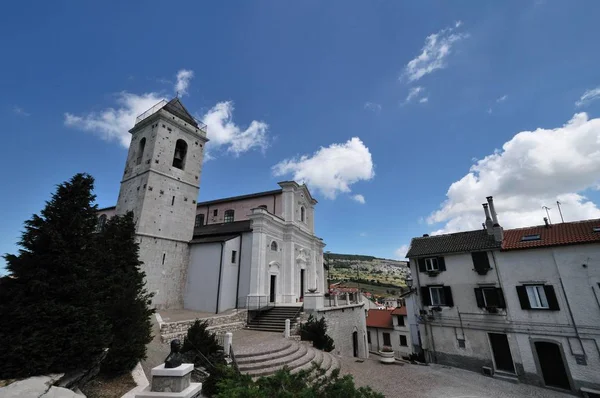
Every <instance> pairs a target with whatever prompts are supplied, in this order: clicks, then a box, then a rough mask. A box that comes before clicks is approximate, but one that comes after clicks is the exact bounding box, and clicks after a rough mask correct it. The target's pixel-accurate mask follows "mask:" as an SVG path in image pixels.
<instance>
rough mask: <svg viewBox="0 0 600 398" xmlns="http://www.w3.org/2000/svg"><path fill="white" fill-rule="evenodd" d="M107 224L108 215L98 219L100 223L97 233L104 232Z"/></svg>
mask: <svg viewBox="0 0 600 398" xmlns="http://www.w3.org/2000/svg"><path fill="white" fill-rule="evenodd" d="M105 224H106V214H102V215H101V216H100V217H98V223H97V224H96V232H102V230H103V229H104V225H105Z"/></svg>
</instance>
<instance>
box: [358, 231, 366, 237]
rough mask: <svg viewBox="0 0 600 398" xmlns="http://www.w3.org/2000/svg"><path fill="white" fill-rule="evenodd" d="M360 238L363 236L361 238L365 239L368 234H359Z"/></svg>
mask: <svg viewBox="0 0 600 398" xmlns="http://www.w3.org/2000/svg"><path fill="white" fill-rule="evenodd" d="M359 236H361V237H363V238H364V237H366V236H367V233H366V232H361V233H360V234H359Z"/></svg>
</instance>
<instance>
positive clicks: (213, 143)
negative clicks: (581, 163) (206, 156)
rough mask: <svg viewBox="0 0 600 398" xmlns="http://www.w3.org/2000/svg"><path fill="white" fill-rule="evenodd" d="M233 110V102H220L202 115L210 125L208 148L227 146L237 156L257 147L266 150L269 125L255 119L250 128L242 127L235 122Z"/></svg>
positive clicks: (203, 120)
mask: <svg viewBox="0 0 600 398" xmlns="http://www.w3.org/2000/svg"><path fill="white" fill-rule="evenodd" d="M233 110H234V107H233V102H231V101H226V102H219V103H218V104H216V105H215V106H213V107H212V108H211V109H210V110H209V111H208V112H207V113H206V114H205V115H204V117H202V122H204V123H205V124H206V125H207V126H208V138H209V139H210V141H209V142H208V149H209V150H210V151H212V150H214V149H216V148H226V150H227V151H228V152H231V153H233V154H234V155H235V156H239V155H240V154H241V153H243V152H247V151H249V150H251V149H255V148H258V149H261V150H265V149H266V148H267V146H268V140H267V132H268V130H269V125H268V124H266V123H265V122H262V121H256V120H253V121H252V122H251V123H250V126H248V128H246V129H241V128H240V127H239V126H238V125H236V124H235V123H234V122H233Z"/></svg>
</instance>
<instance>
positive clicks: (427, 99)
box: [419, 97, 429, 104]
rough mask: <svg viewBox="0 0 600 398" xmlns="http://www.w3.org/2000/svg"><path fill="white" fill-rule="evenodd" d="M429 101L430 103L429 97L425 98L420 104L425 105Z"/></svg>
mask: <svg viewBox="0 0 600 398" xmlns="http://www.w3.org/2000/svg"><path fill="white" fill-rule="evenodd" d="M427 101H429V97H423V98H421V99H420V100H419V103H420V104H424V103H426V102H427Z"/></svg>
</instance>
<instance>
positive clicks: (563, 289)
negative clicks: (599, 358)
mask: <svg viewBox="0 0 600 398" xmlns="http://www.w3.org/2000/svg"><path fill="white" fill-rule="evenodd" d="M552 260H554V265H555V266H556V272H558V281H559V282H560V288H561V289H562V292H563V294H564V295H565V302H566V303H567V310H568V312H569V316H570V317H571V322H573V329H575V335H576V336H577V341H579V347H580V348H581V352H582V353H583V357H584V358H587V354H586V353H585V349H584V348H583V342H582V341H581V336H580V335H579V329H577V323H575V317H574V316H573V311H571V304H569V298H568V297H567V291H566V290H565V285H564V284H563V281H562V277H561V276H560V269H559V268H558V262H557V261H556V256H555V255H554V250H552Z"/></svg>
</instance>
